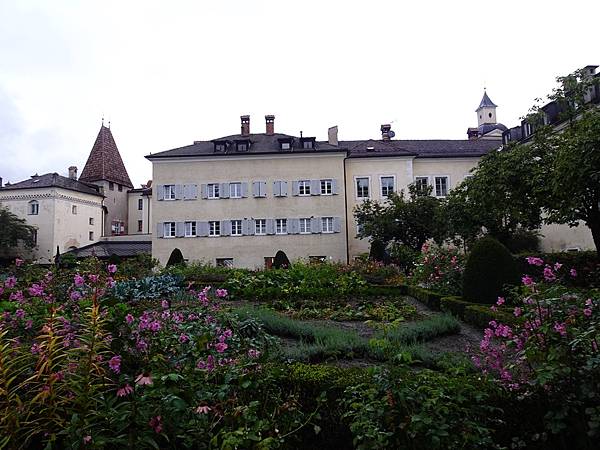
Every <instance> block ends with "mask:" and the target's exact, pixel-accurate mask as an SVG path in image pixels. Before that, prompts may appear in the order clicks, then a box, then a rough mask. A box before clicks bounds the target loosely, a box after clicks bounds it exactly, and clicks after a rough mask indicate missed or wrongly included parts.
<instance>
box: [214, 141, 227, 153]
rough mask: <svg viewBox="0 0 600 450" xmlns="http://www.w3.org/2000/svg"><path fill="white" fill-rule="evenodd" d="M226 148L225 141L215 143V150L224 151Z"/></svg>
mask: <svg viewBox="0 0 600 450" xmlns="http://www.w3.org/2000/svg"><path fill="white" fill-rule="evenodd" d="M226 148H227V147H226V146H225V144H224V143H220V142H219V143H215V152H224V151H225V150H226Z"/></svg>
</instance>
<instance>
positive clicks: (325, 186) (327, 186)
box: [321, 180, 333, 195]
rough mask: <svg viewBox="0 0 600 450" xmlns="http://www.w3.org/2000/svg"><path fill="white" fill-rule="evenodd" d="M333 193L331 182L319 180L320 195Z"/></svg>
mask: <svg viewBox="0 0 600 450" xmlns="http://www.w3.org/2000/svg"><path fill="white" fill-rule="evenodd" d="M332 193H333V182H332V181H331V180H321V195H331V194H332Z"/></svg>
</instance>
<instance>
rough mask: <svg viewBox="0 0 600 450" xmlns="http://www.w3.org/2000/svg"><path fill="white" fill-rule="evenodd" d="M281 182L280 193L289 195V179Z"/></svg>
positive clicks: (284, 195)
mask: <svg viewBox="0 0 600 450" xmlns="http://www.w3.org/2000/svg"><path fill="white" fill-rule="evenodd" d="M280 183H281V184H280V186H281V192H280V195H281V196H282V197H287V195H288V183H287V181H280Z"/></svg>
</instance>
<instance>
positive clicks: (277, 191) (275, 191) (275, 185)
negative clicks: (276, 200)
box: [273, 181, 281, 197]
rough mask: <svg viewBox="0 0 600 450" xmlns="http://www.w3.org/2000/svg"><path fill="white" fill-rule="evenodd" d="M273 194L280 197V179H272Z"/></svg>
mask: <svg viewBox="0 0 600 450" xmlns="http://www.w3.org/2000/svg"><path fill="white" fill-rule="evenodd" d="M273 196H274V197H281V181H273Z"/></svg>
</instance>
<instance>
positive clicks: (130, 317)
mask: <svg viewBox="0 0 600 450" xmlns="http://www.w3.org/2000/svg"><path fill="white" fill-rule="evenodd" d="M125 322H127V325H131V322H133V316H132V315H131V314H127V315H126V316H125Z"/></svg>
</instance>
